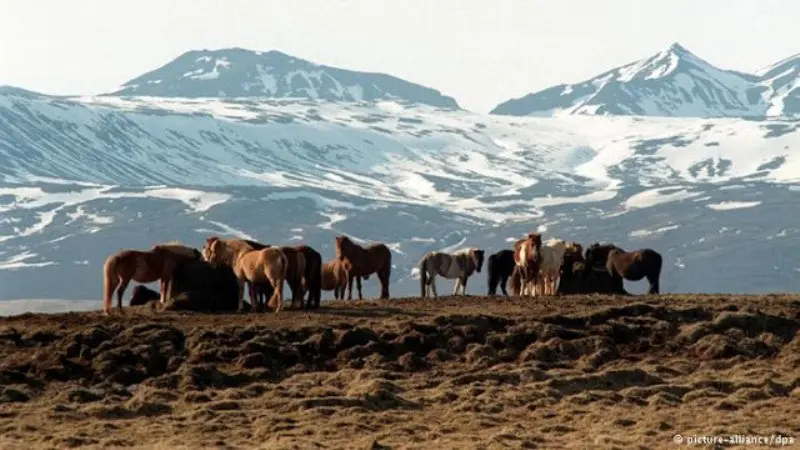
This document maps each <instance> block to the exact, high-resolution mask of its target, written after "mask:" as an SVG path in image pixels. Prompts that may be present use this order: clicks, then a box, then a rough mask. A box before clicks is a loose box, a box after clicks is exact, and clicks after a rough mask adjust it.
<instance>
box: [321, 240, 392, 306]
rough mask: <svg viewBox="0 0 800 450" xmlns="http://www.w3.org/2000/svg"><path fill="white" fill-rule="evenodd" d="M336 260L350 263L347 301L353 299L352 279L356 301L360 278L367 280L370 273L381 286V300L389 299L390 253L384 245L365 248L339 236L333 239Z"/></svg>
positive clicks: (359, 290) (360, 297) (376, 244)
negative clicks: (374, 275)
mask: <svg viewBox="0 0 800 450" xmlns="http://www.w3.org/2000/svg"><path fill="white" fill-rule="evenodd" d="M334 243H335V248H336V258H337V259H341V260H344V261H348V262H349V263H350V266H351V269H350V275H349V279H348V283H347V299H348V300H352V299H353V278H355V279H356V281H357V285H358V299H359V300H361V299H363V298H364V297H363V295H362V294H361V278H360V277H364V279H367V276H369V275H370V274H372V273H375V274H377V276H378V281H379V282H380V284H381V296H380V298H382V299H388V298H389V279H390V278H391V275H392V252H391V251H390V250H389V247H387V246H386V244H384V243H381V242H376V243H374V244H370V245H368V246H367V247H362V246H360V245H358V244H356V243H354V242H353V241H352V240H351V239H350V238H349V237H347V236H343V235H339V236H336V237H335V239H334Z"/></svg>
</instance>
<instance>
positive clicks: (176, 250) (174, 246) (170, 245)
mask: <svg viewBox="0 0 800 450" xmlns="http://www.w3.org/2000/svg"><path fill="white" fill-rule="evenodd" d="M150 250H151V251H154V252H158V251H166V252H169V253H172V254H174V255H179V256H189V257H192V258H195V257H197V253H198V251H197V249H196V248H194V247H190V246H188V245H185V244H183V243H181V241H169V242H163V243H161V244H155V245H153V247H152V248H151V249H150Z"/></svg>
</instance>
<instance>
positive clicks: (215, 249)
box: [203, 236, 289, 313]
mask: <svg viewBox="0 0 800 450" xmlns="http://www.w3.org/2000/svg"><path fill="white" fill-rule="evenodd" d="M203 259H204V260H206V261H207V262H210V263H221V264H226V265H229V266H230V267H231V268H232V269H233V273H234V275H236V279H237V281H238V283H239V295H238V300H239V309H238V311H239V312H242V311H244V284H245V283H246V282H249V283H263V282H266V281H268V282H269V283H270V284H271V285H272V287H273V289H274V292H273V294H272V296H271V297H270V300H269V303H268V306H271V307H274V308H275V312H276V313H277V312H279V311H280V310H281V309H282V308H283V282H284V281H285V280H286V269H287V266H288V265H289V261H288V260H287V258H286V255H284V254H283V252H282V251H281V250H280V249H279V248H276V247H266V248H263V249H261V250H254V249H253V247H252V246H251V245H250V244H248V243H247V242H245V241H243V240H241V239H220V238H219V237H217V236H212V237H210V238H208V239H206V243H205V245H204V246H203ZM250 301H251V302H252V305H253V308H251V309H252V310H253V311H255V310H256V305H257V298H256V295H255V293H254V292H253V291H250Z"/></svg>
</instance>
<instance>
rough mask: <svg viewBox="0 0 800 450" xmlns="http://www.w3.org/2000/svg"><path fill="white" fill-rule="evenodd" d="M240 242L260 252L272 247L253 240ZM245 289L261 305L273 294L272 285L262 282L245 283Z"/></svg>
mask: <svg viewBox="0 0 800 450" xmlns="http://www.w3.org/2000/svg"><path fill="white" fill-rule="evenodd" d="M242 241H244V242H246V243H248V244H250V246H251V247H253V249H254V250H262V249H265V248H267V247H272V246H271V245H269V244H262V243H261V242H258V241H253V240H250V239H242ZM247 289H248V291H250V292H254V293H255V296H256V298H257V299H258V301H259V302H260V303H261V304H262V305H263V304H264V303H265V301H266V300H267V299H268V298H270V297H272V294H273V293H274V292H275V289H274V288H273V287H272V285H271V284H270V283H269V282H264V283H250V282H248V283H247ZM252 295H253V294H251V297H252ZM253 306H255V305H253Z"/></svg>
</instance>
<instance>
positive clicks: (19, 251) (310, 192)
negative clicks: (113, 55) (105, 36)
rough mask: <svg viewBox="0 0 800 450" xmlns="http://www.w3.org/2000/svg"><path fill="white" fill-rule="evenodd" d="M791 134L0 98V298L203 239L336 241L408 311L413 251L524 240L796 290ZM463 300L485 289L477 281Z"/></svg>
mask: <svg viewBox="0 0 800 450" xmlns="http://www.w3.org/2000/svg"><path fill="white" fill-rule="evenodd" d="M799 128H800V120H789V119H783V120H779V119H770V120H748V119H737V118H734V119H731V118H728V119H688V118H638V117H592V116H570V117H561V118H536V117H504V116H497V115H485V114H474V113H470V112H467V111H463V110H450V111H443V110H441V109H440V108H436V107H431V106H425V105H401V104H398V103H396V102H375V103H336V102H326V101H318V100H314V101H312V100H304V101H290V100H280V99H279V100H259V101H255V100H253V99H203V100H201V99H180V98H153V97H113V96H98V97H79V98H55V97H48V96H44V95H39V94H35V93H31V92H27V91H22V90H18V89H3V90H0V180H2V181H0V243H1V244H0V299H13V298H62V299H99V298H100V293H101V284H100V280H101V277H100V273H101V270H102V263H103V260H104V259H105V257H106V256H108V255H109V254H111V253H113V252H116V251H118V250H119V249H121V248H148V247H149V246H150V245H152V244H153V243H155V242H159V241H165V240H171V239H180V240H182V241H184V242H186V243H189V244H192V245H196V246H198V247H199V246H201V245H202V242H203V239H204V238H205V237H207V236H209V235H212V234H220V235H238V236H246V237H251V238H254V239H258V240H260V241H263V242H269V243H273V244H290V243H296V242H306V243H308V244H310V245H312V246H313V247H315V248H317V249H318V250H319V251H320V252H321V253H322V254H323V258H325V259H328V258H331V257H333V237H334V235H335V234H339V233H345V234H348V235H350V236H353V237H354V238H356V239H361V240H367V241H370V240H375V241H382V242H385V243H387V244H388V245H389V246H390V247H391V248H392V252H393V264H394V271H393V273H392V287H391V294H392V295H393V296H401V295H411V294H416V293H417V292H419V286H418V281H417V280H415V279H414V278H413V276H412V269H413V267H414V266H415V265H416V264H417V262H418V260H419V258H420V257H421V255H422V254H423V253H424V252H426V251H428V250H432V249H444V250H448V249H455V248H459V247H463V246H467V245H475V246H480V247H483V248H485V249H486V250H487V252H489V253H492V252H496V251H498V250H500V249H503V248H508V247H509V246H510V245H511V244H510V242H511V241H512V240H513V239H515V238H516V237H517V236H520V235H522V234H523V233H525V232H527V231H530V230H532V229H539V230H542V231H544V235H545V237H546V238H549V237H554V236H555V237H562V238H564V239H567V240H570V241H578V242H581V243H583V244H584V245H587V244H590V243H592V242H595V241H611V242H615V243H617V244H618V245H621V246H622V247H623V248H626V249H631V250H632V249H636V248H642V247H651V248H655V249H656V250H658V251H659V252H661V253H662V254H663V255H664V258H665V266H664V270H663V278H662V283H661V284H662V289H663V291H665V292H676V291H683V292H686V291H694V292H764V291H789V290H792V291H797V290H798V289H800V277H798V276H797V273H798V271H800V261H798V259H797V257H796V255H797V254H799V253H798V252H800V239H798V228H800V227H798V226H797V220H796V217H795V215H794V214H793V212H792V210H791V209H787V205H793V204H797V202H798V200H799V199H798V193H799V192H800V153H798V152H797V148H798V146H800V141H799V139H798V136H800V133H799V132H798V131H800V130H798V129H799ZM375 283H376V282H375V281H374V278H371V279H370V280H369V281H367V282H365V294H366V295H367V296H369V297H375V296H377V294H378V287H377V285H376V284H375ZM438 283H439V286H440V289H439V290H440V292H443V291H447V289H450V286H452V284H451V282H449V281H445V280H441V279H439V281H438ZM644 285H645V283H634V284H631V283H629V284H628V288H629V289H630V290H631V291H633V292H643V291H644V290H645V286H644ZM468 291H469V292H471V293H484V292H485V291H486V274H485V273H481V274H478V275H477V276H476V277H475V278H472V279H471V281H470V282H469V285H468ZM329 297H330V295H329V294H325V298H329ZM98 305H99V300H98Z"/></svg>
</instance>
